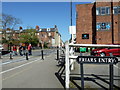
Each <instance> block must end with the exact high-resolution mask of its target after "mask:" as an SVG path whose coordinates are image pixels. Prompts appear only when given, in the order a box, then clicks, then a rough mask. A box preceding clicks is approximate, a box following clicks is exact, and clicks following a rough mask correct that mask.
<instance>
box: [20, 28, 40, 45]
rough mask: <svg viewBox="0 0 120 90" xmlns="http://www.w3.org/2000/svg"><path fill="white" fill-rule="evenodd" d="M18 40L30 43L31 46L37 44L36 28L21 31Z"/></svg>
mask: <svg viewBox="0 0 120 90" xmlns="http://www.w3.org/2000/svg"><path fill="white" fill-rule="evenodd" d="M20 42H21V43H25V44H30V43H31V44H32V45H33V46H37V44H38V43H39V40H38V38H37V36H36V30H35V29H27V30H25V31H24V33H23V32H22V34H21V35H20Z"/></svg>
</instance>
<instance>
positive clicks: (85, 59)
mask: <svg viewBox="0 0 120 90" xmlns="http://www.w3.org/2000/svg"><path fill="white" fill-rule="evenodd" d="M77 62H78V63H89V64H90V63H91V64H110V63H111V64H117V63H118V59H117V58H116V57H114V56H105V57H100V56H78V57H77Z"/></svg>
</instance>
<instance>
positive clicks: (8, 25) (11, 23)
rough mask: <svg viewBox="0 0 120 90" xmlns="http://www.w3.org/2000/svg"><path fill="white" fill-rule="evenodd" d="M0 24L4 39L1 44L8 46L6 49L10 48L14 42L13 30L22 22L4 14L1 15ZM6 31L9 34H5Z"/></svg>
mask: <svg viewBox="0 0 120 90" xmlns="http://www.w3.org/2000/svg"><path fill="white" fill-rule="evenodd" d="M0 22H2V29H3V30H2V34H3V36H4V38H3V39H2V43H6V44H8V48H10V47H11V45H12V44H13V43H15V42H16V40H14V39H13V32H14V28H15V26H16V25H18V24H20V23H22V22H21V20H20V19H18V18H15V17H14V16H12V15H8V14H4V13H3V14H2V19H0ZM6 31H9V33H7V32H6ZM14 41H15V42H14ZM9 46H10V47H9Z"/></svg>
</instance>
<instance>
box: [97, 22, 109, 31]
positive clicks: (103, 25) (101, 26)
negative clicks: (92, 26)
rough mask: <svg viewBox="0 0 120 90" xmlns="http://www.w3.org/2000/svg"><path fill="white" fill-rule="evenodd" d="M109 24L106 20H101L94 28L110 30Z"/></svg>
mask: <svg viewBox="0 0 120 90" xmlns="http://www.w3.org/2000/svg"><path fill="white" fill-rule="evenodd" d="M110 28H111V25H110V23H108V22H101V23H97V25H96V29H97V30H110Z"/></svg>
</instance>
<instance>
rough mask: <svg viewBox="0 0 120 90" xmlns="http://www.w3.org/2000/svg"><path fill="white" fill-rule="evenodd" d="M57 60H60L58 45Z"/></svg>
mask: <svg viewBox="0 0 120 90" xmlns="http://www.w3.org/2000/svg"><path fill="white" fill-rule="evenodd" d="M57 60H59V48H58V47H57Z"/></svg>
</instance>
